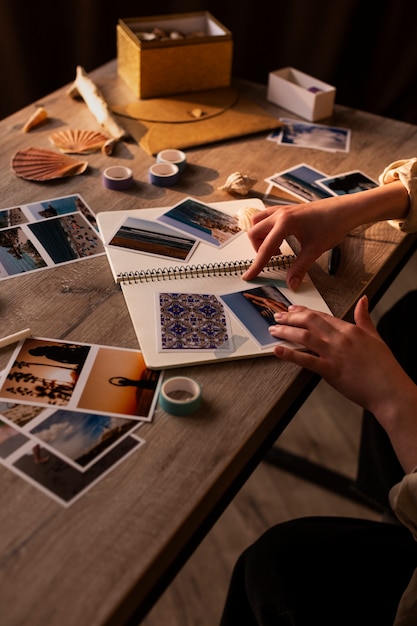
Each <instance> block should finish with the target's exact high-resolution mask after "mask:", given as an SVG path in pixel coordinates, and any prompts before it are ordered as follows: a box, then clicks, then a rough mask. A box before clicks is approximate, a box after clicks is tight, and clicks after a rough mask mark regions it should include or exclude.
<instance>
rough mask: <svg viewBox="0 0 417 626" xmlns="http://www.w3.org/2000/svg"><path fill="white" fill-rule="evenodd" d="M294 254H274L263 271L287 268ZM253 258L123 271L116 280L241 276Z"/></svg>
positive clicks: (123, 281)
mask: <svg viewBox="0 0 417 626" xmlns="http://www.w3.org/2000/svg"><path fill="white" fill-rule="evenodd" d="M294 259H295V255H294V254H282V255H278V256H273V257H271V259H270V260H269V262H268V264H267V265H266V266H265V267H264V269H263V271H271V270H285V269H288V268H289V267H290V265H291V263H292V262H293V261H294ZM252 263H253V259H252V260H246V261H223V262H220V263H205V264H202V265H183V266H181V265H176V266H171V267H163V268H155V269H148V270H138V271H132V272H122V273H120V274H118V275H117V279H116V282H117V283H123V284H129V283H149V282H155V281H164V280H180V279H183V278H208V277H210V276H241V275H242V274H244V273H245V272H246V270H247V269H249V267H250V266H251V265H252Z"/></svg>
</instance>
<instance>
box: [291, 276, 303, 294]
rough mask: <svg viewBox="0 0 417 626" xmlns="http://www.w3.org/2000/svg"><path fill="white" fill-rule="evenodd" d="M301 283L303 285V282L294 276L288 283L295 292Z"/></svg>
mask: <svg viewBox="0 0 417 626" xmlns="http://www.w3.org/2000/svg"><path fill="white" fill-rule="evenodd" d="M300 283H301V280H300V279H299V278H298V277H297V276H293V277H292V278H290V280H289V281H288V285H289V287H290V289H292V290H293V291H295V290H296V289H297V288H298V287H299V286H300Z"/></svg>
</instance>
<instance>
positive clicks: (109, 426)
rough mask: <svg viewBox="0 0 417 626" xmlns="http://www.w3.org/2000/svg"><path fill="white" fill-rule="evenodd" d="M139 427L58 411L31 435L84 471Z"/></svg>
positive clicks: (118, 420) (123, 421)
mask: <svg viewBox="0 0 417 626" xmlns="http://www.w3.org/2000/svg"><path fill="white" fill-rule="evenodd" d="M137 426H138V423H137V421H135V420H132V419H126V418H121V417H114V416H111V415H97V414H95V413H80V412H76V411H68V410H66V409H58V410H57V411H54V412H53V413H52V414H51V415H49V416H48V417H46V418H45V419H44V420H43V421H42V422H41V423H40V424H37V425H36V426H34V427H33V428H32V429H31V430H30V433H31V434H32V435H34V436H35V437H36V438H37V439H39V440H40V441H41V443H42V444H43V445H44V446H45V447H46V448H47V449H48V450H52V451H53V452H55V453H57V454H59V455H60V456H62V457H63V458H64V459H65V460H67V461H68V462H69V463H73V464H74V466H75V467H77V468H78V469H80V470H82V471H84V470H86V469H88V468H89V467H90V466H91V465H93V463H95V462H96V461H97V460H98V459H99V458H101V457H102V456H103V455H104V454H106V453H107V452H108V451H109V450H110V449H111V448H113V447H114V446H115V445H117V443H118V442H119V441H120V440H121V439H122V438H123V437H125V436H126V435H127V434H128V433H129V432H131V431H132V430H133V429H134V428H137ZM0 435H1V430H0Z"/></svg>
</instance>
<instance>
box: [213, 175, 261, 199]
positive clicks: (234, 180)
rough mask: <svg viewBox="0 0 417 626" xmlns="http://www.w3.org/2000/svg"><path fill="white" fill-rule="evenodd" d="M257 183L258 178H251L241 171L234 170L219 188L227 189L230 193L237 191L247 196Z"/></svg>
mask: <svg viewBox="0 0 417 626" xmlns="http://www.w3.org/2000/svg"><path fill="white" fill-rule="evenodd" d="M255 183H256V178H251V177H250V176H247V175H246V174H241V173H240V172H233V174H230V176H229V177H228V178H227V180H226V182H225V184H224V185H222V186H221V187H219V189H221V190H222V191H227V192H228V193H237V194H239V195H240V196H246V195H247V194H248V193H249V191H250V190H251V189H252V187H253V186H254V184H255Z"/></svg>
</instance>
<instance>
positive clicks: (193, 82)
mask: <svg viewBox="0 0 417 626" xmlns="http://www.w3.org/2000/svg"><path fill="white" fill-rule="evenodd" d="M116 29H117V62H118V65H117V68H118V69H117V71H118V74H119V76H120V77H121V78H122V79H123V80H124V82H125V83H126V84H127V85H128V87H129V88H130V89H131V91H132V92H133V94H134V95H135V96H136V97H137V98H156V97H159V96H166V95H170V94H178V93H186V92H190V91H200V90H203V89H213V88H215V87H228V86H229V85H230V81H231V71H232V55H233V41H232V35H231V33H230V31H228V30H227V28H225V27H224V26H222V24H220V23H219V22H218V21H217V20H216V19H215V18H214V17H213V16H212V15H211V14H210V13H208V12H207V11H199V12H196V13H180V14H176V15H175V14H174V15H161V16H155V17H146V18H125V19H120V20H119V22H118V24H117V26H116ZM154 29H157V30H158V31H159V30H162V31H164V32H165V33H167V34H171V37H172V36H178V35H177V34H178V33H180V34H181V35H183V36H182V37H181V38H167V39H161V38H158V39H153V40H144V37H148V35H149V33H153V32H154ZM144 33H147V34H146V35H144Z"/></svg>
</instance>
